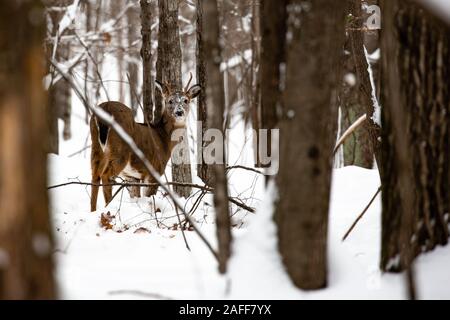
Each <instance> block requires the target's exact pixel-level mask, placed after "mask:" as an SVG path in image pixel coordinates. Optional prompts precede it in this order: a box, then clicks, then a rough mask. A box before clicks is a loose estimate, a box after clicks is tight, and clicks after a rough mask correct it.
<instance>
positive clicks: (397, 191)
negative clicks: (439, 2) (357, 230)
mask: <svg viewBox="0 0 450 320" xmlns="http://www.w3.org/2000/svg"><path fill="white" fill-rule="evenodd" d="M382 4H383V7H382V13H383V21H384V28H383V30H385V32H383V33H382V60H383V61H382V62H383V64H382V68H383V69H382V70H383V81H384V83H385V87H384V90H383V105H385V107H384V108H383V132H384V133H383V137H382V139H383V153H382V160H383V167H384V169H385V170H383V171H384V172H385V174H383V175H382V186H383V200H382V201H383V213H382V251H381V268H382V269H383V270H385V271H401V270H404V269H406V268H407V267H408V266H409V265H410V263H411V261H412V259H413V258H414V257H415V256H416V255H418V254H420V253H421V252H423V251H428V250H432V249H433V248H434V247H435V246H436V245H439V244H441V245H443V244H446V243H447V241H448V237H449V234H448V223H449V220H448V215H447V214H446V213H448V211H449V202H450V199H449V198H450V197H449V183H450V179H448V177H449V160H450V159H449V158H450V153H449V136H450V133H449V126H448V123H449V120H450V119H449V115H450V90H449V88H448V85H446V84H447V82H448V77H449V75H450V67H449V65H448V63H447V62H448V61H450V51H449V50H450V37H449V27H447V26H445V25H444V24H443V23H441V22H440V21H438V20H437V19H436V18H435V17H434V16H432V15H431V14H430V13H428V12H427V11H424V10H422V9H421V8H420V7H419V6H418V5H415V4H412V3H411V2H410V1H397V0H396V1H392V0H390V1H383V2H382Z"/></svg>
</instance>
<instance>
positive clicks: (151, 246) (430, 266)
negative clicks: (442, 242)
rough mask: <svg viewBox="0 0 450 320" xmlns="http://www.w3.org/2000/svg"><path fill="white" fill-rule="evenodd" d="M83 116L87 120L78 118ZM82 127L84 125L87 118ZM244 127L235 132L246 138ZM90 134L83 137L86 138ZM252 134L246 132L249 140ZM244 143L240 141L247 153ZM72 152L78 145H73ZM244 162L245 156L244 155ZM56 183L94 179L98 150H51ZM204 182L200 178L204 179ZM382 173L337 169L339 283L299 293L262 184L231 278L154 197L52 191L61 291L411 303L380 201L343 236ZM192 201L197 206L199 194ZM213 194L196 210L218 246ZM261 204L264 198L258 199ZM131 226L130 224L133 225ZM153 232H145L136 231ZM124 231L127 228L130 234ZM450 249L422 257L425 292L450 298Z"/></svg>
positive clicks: (245, 183) (238, 176)
mask: <svg viewBox="0 0 450 320" xmlns="http://www.w3.org/2000/svg"><path fill="white" fill-rule="evenodd" d="M77 119H79V118H77ZM74 125H75V127H77V126H78V127H82V126H83V121H82V120H81V119H79V121H78V122H77V123H75V124H74ZM240 129H242V128H237V130H236V132H232V133H231V134H230V136H231V137H233V136H234V137H235V139H236V138H237V137H242V133H240ZM81 140H83V135H80V142H81ZM241 140H242V138H241ZM237 141H239V140H233V143H232V144H231V147H232V148H234V149H235V150H238V147H237V145H238V143H237ZM66 151H67V152H68V150H66ZM235 158H239V159H242V156H240V157H237V156H236V157H235ZM49 167H50V181H49V184H50V185H54V184H58V183H63V182H67V181H89V179H90V169H89V155H88V153H87V154H83V153H81V154H79V155H77V156H74V157H71V158H69V157H66V156H55V155H51V156H49ZM252 179H254V173H248V172H241V171H236V172H234V173H233V174H232V175H231V182H230V184H231V192H232V193H233V194H237V192H243V190H245V189H248V188H249V186H252V185H253V184H254V181H252ZM195 182H196V183H199V181H195ZM379 183H380V181H379V178H378V173H377V172H376V171H375V170H366V169H361V168H357V167H346V168H343V169H336V170H335V171H334V176H333V191H332V197H331V209H330V230H329V232H330V234H329V240H328V245H329V287H328V288H327V289H324V290H319V291H316V292H308V293H307V292H304V291H301V290H298V289H296V288H295V287H294V286H293V285H292V283H291V282H290V280H289V278H288V277H287V275H286V273H285V272H284V269H283V266H282V264H281V261H280V257H279V255H278V253H277V251H276V246H277V244H276V237H275V234H276V227H275V225H274V224H273V223H272V220H271V213H272V210H273V205H272V203H273V200H274V199H275V194H276V190H275V188H274V186H270V187H269V189H268V191H266V192H265V193H264V192H263V191H262V188H261V186H259V187H255V188H254V191H252V192H249V193H245V192H244V196H243V197H245V196H247V197H249V196H253V197H255V198H256V199H258V198H259V199H263V201H262V202H260V205H259V209H258V212H257V213H256V214H242V213H241V214H240V215H239V214H236V215H234V216H233V219H234V222H237V221H238V220H242V221H243V222H244V223H243V224H241V225H239V227H236V228H234V229H233V236H234V242H233V252H234V253H233V257H232V258H231V261H230V265H229V273H228V274H227V275H226V276H221V275H219V274H218V272H217V263H216V261H215V259H214V257H213V256H212V254H211V253H210V252H209V251H208V249H207V248H206V246H205V245H204V244H203V243H202V242H201V241H200V239H199V238H198V236H197V235H196V234H195V233H194V232H192V231H186V232H185V234H186V237H187V241H188V243H189V246H190V248H191V251H188V250H187V249H186V247H185V244H184V241H183V238H182V234H181V232H180V231H179V230H170V229H168V228H161V227H157V222H156V220H155V214H154V209H153V201H151V200H150V199H147V198H141V199H138V200H136V199H130V198H129V196H128V194H127V193H126V192H125V193H123V195H120V194H119V195H118V196H117V197H116V199H115V200H114V201H113V203H112V204H110V205H109V206H108V208H106V209H105V208H103V207H102V206H103V205H102V203H103V202H102V201H103V200H102V197H101V196H99V210H98V211H97V212H95V213H90V212H89V188H88V187H85V186H80V185H70V186H65V187H62V188H57V189H52V190H51V192H50V196H51V208H52V212H53V215H52V223H53V230H54V233H55V235H56V250H55V253H54V257H55V260H56V263H57V280H58V283H59V286H60V293H61V297H62V298H65V299H94V298H95V299H139V298H142V299H166V298H170V299H223V298H224V299H228V298H236V299H244V298H247V299H271V298H272V299H336V298H338V299H347V298H355V299H403V298H405V297H406V294H405V281H404V277H403V275H392V274H382V273H380V271H379V269H378V263H379V251H380V199H379V198H378V199H377V200H376V201H375V203H374V204H373V206H372V207H371V208H370V209H369V211H368V212H367V213H366V215H365V216H364V218H363V219H362V220H361V221H360V223H359V224H358V225H357V227H356V228H355V230H354V231H353V232H352V233H351V235H350V236H349V238H348V239H347V240H346V241H345V242H342V241H341V238H342V236H343V234H344V233H345V231H346V229H347V228H348V227H349V226H350V225H351V223H352V222H353V221H354V219H355V218H356V216H357V215H358V214H359V213H360V211H361V210H362V208H363V207H364V206H365V205H366V204H367V202H368V201H369V199H370V198H371V197H372V195H373V194H374V193H375V191H376V190H377V188H378V186H379ZM183 201H185V203H186V205H187V208H190V206H191V205H192V201H193V200H192V199H190V200H187V201H186V200H183ZM155 202H156V206H157V207H159V208H160V209H161V212H160V213H158V214H157V217H158V220H159V222H160V223H162V224H165V225H167V226H171V224H172V223H174V222H176V217H175V214H174V209H173V207H172V205H171V204H170V202H169V201H168V200H167V199H166V198H165V197H164V196H163V195H162V194H158V196H157V197H156V199H155ZM211 204H212V199H211V197H210V196H207V197H205V199H204V200H203V201H202V203H201V205H200V206H199V209H198V212H197V213H196V214H195V215H194V217H195V220H196V221H197V225H198V226H199V227H200V229H201V231H202V232H203V233H204V234H205V236H206V237H207V239H209V241H210V242H211V243H212V245H213V246H214V247H215V246H216V240H215V227H214V222H213V221H214V216H213V209H212V207H211ZM250 205H254V204H250ZM102 212H110V213H111V214H112V215H116V219H115V225H114V229H113V230H105V229H104V228H102V227H101V226H100V223H99V221H100V215H101V213H102ZM125 227H127V228H128V230H126V228H125ZM138 229H139V230H140V231H142V230H144V231H146V230H148V231H146V232H138V233H135V231H136V230H138ZM120 231H122V232H120ZM448 265H450V247H444V248H438V249H437V250H435V251H434V252H432V253H428V254H425V255H423V256H421V257H420V258H419V259H418V260H417V263H416V272H417V282H418V290H419V296H420V297H421V298H427V299H441V298H450V287H449V286H448V283H449V282H450V274H449V273H448V268H447V266H448Z"/></svg>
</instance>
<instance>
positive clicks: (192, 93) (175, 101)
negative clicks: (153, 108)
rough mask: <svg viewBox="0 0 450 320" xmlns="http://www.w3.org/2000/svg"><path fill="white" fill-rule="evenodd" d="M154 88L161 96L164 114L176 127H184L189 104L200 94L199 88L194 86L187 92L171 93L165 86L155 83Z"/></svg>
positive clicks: (168, 87)
mask: <svg viewBox="0 0 450 320" xmlns="http://www.w3.org/2000/svg"><path fill="white" fill-rule="evenodd" d="M188 85H189V84H188ZM156 87H157V88H158V90H160V91H161V94H162V96H163V102H164V109H165V112H167V113H168V114H169V115H170V116H171V117H172V118H173V119H174V120H175V125H176V126H185V124H186V118H187V115H188V113H189V109H190V106H189V104H190V102H191V100H192V99H194V98H195V97H197V96H198V95H199V94H200V90H201V89H200V86H199V85H197V84H196V85H193V86H192V87H190V88H189V90H187V89H186V90H185V91H179V90H177V91H172V90H171V88H170V86H168V85H167V84H162V83H161V82H159V81H156Z"/></svg>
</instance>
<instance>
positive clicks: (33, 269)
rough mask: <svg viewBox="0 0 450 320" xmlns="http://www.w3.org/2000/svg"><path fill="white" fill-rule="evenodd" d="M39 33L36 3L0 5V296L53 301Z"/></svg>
mask: <svg viewBox="0 0 450 320" xmlns="http://www.w3.org/2000/svg"><path fill="white" fill-rule="evenodd" d="M30 17H33V19H30ZM44 30H45V19H44V11H43V7H42V5H41V1H22V2H15V1H2V2H0V39H1V41H0V55H1V56H2V59H3V60H2V63H1V64H0V150H1V151H0V248H1V249H0V299H52V298H54V297H55V285H54V280H53V274H52V273H53V263H52V256H51V254H52V236H51V232H50V224H49V215H48V198H47V188H46V184H47V183H46V177H47V163H46V146H47V145H46V144H47V134H48V127H47V120H46V115H47V108H46V99H45V98H46V97H45V93H44V90H43V88H42V78H43V76H44V66H45V63H44V59H45V54H44V51H43V46H42V43H43V41H44Z"/></svg>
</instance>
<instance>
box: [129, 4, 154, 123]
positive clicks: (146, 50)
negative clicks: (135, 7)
mask: <svg viewBox="0 0 450 320" xmlns="http://www.w3.org/2000/svg"><path fill="white" fill-rule="evenodd" d="M140 3H141V24H142V29H141V34H142V48H141V57H142V69H143V73H142V105H143V108H144V121H145V122H146V123H152V121H153V96H152V92H153V90H152V88H153V81H152V43H151V32H152V31H151V23H152V8H151V5H150V3H149V2H148V1H147V0H141V1H140ZM130 78H131V72H130ZM130 86H131V83H130ZM131 90H133V88H132V89H131ZM132 96H133V95H132ZM132 101H133V100H132Z"/></svg>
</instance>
